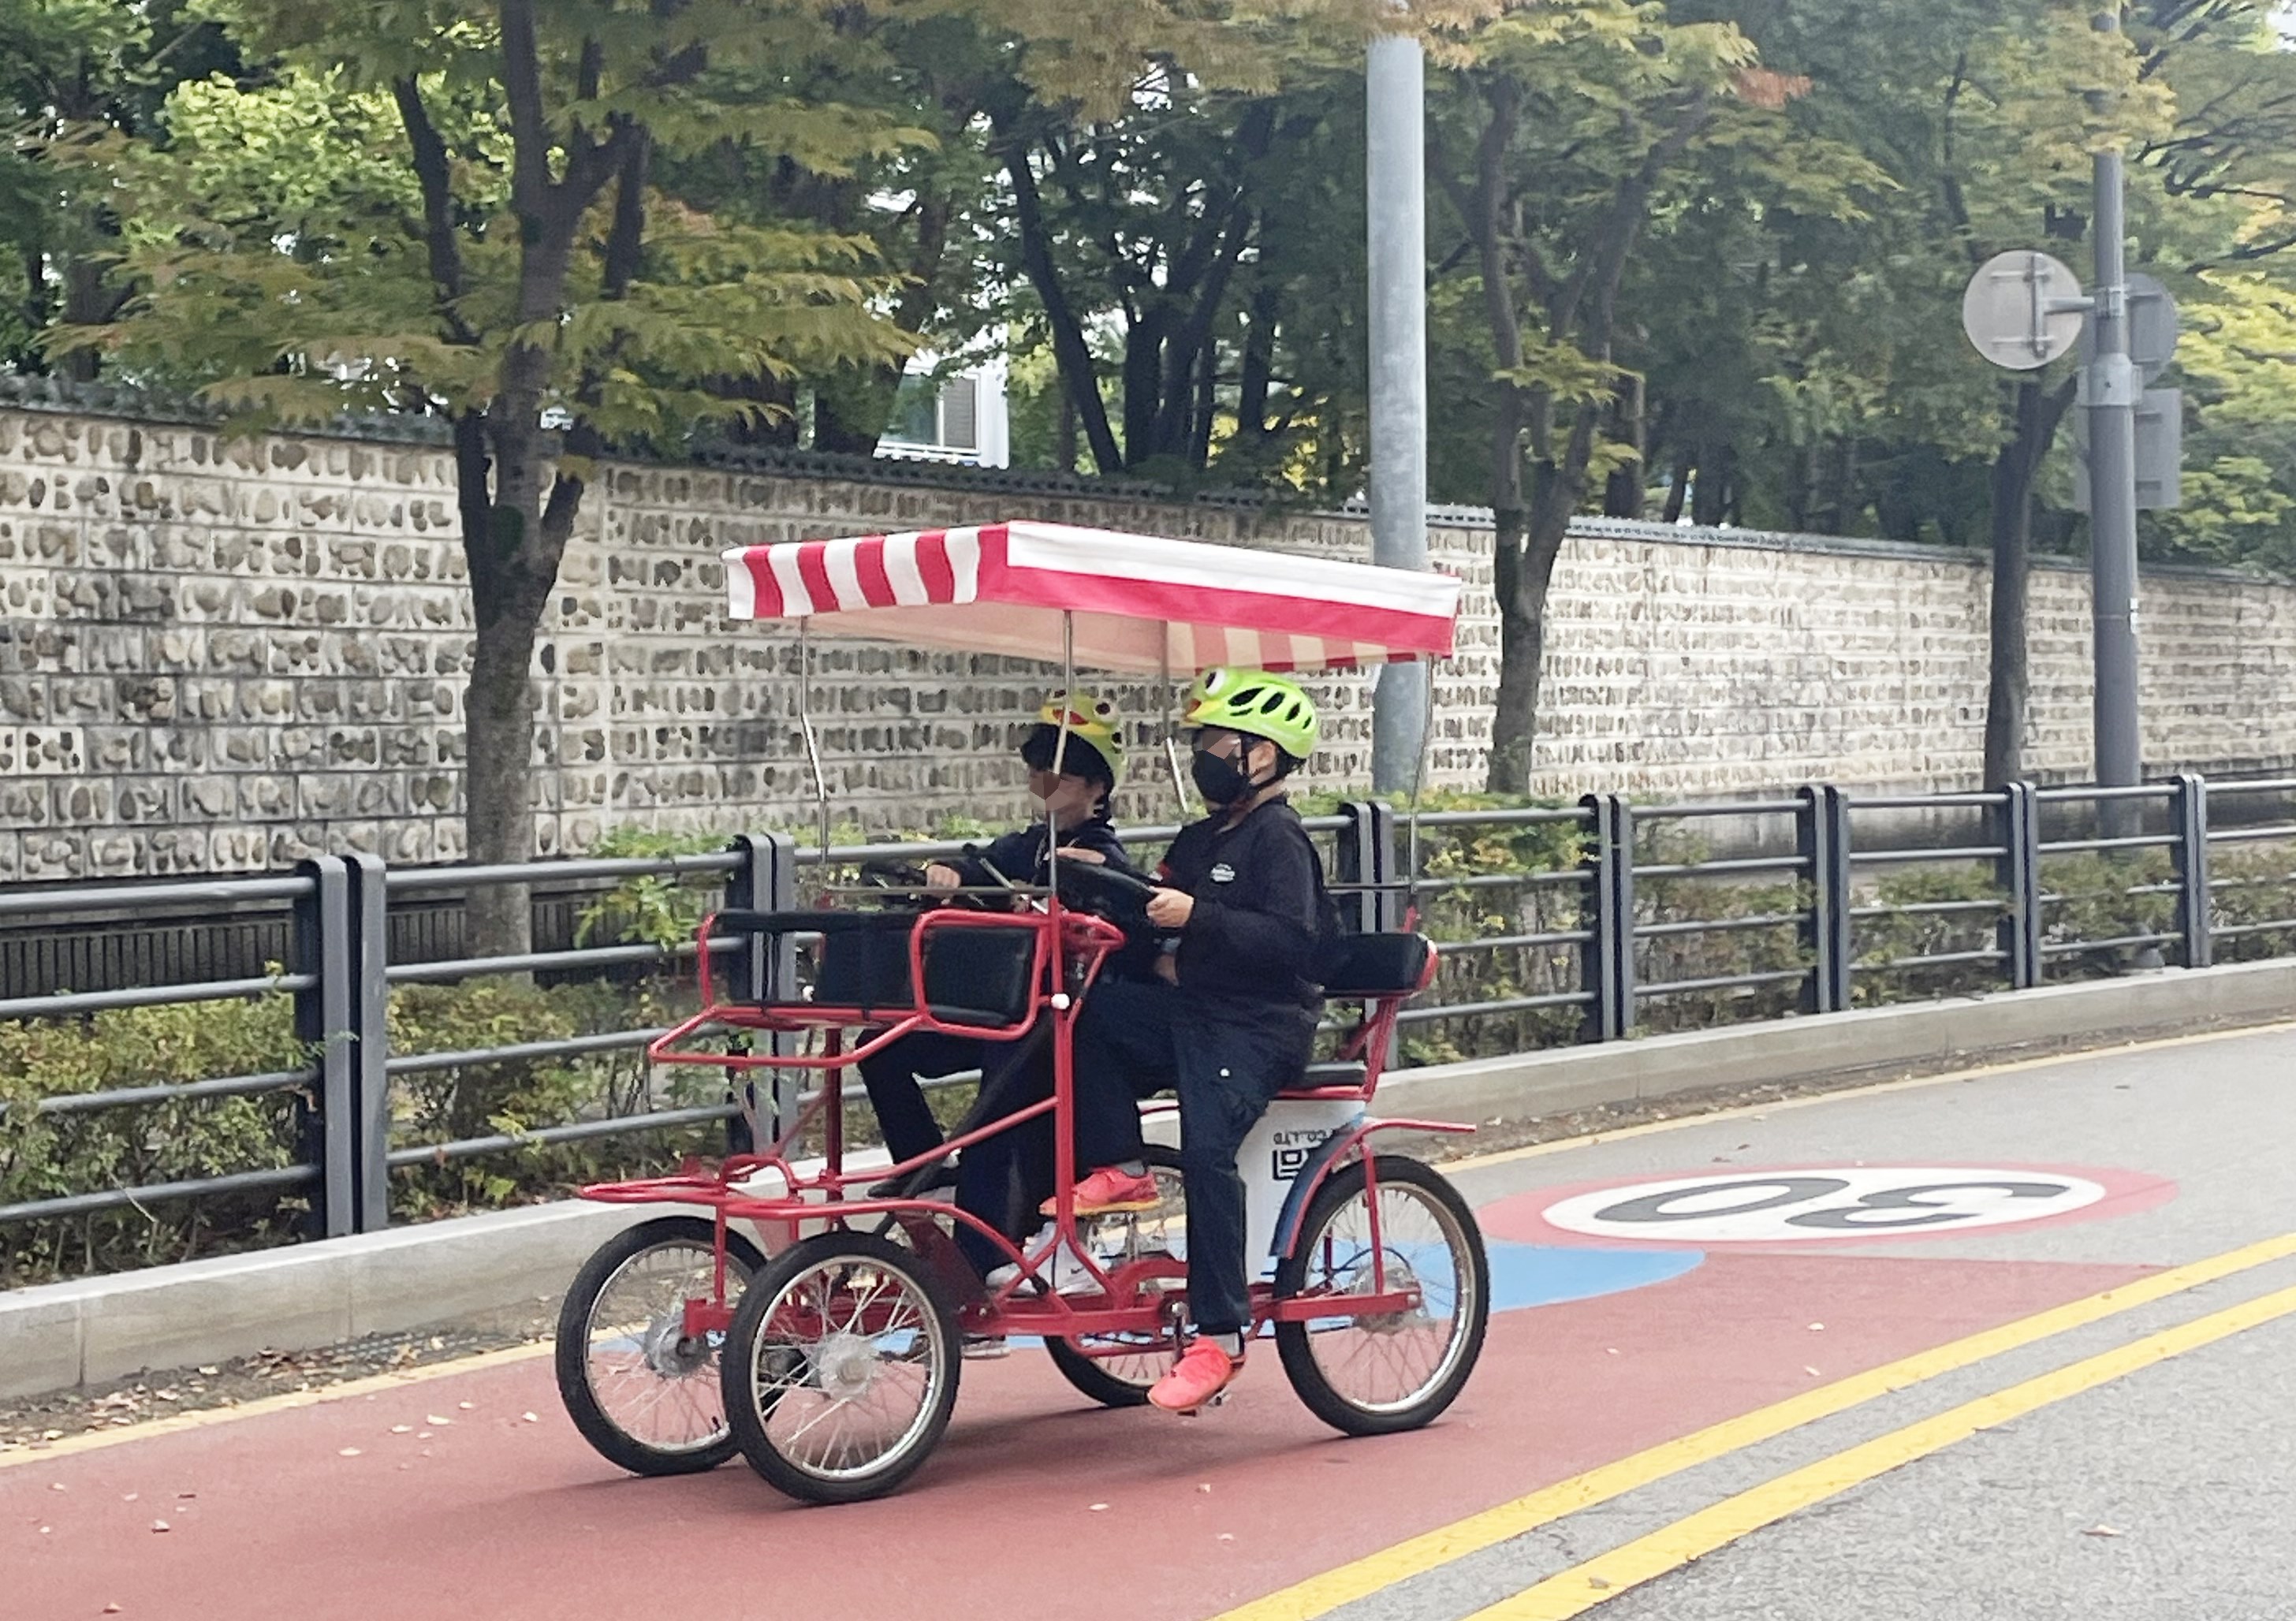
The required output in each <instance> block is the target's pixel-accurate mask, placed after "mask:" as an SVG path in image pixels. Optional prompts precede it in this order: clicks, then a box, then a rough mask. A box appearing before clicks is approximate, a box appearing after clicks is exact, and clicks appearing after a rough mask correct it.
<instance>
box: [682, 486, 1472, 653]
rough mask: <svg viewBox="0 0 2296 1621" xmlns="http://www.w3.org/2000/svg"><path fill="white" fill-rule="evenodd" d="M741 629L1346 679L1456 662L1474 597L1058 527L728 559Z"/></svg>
mask: <svg viewBox="0 0 2296 1621" xmlns="http://www.w3.org/2000/svg"><path fill="white" fill-rule="evenodd" d="M725 555H726V592H727V594H728V596H729V597H730V599H731V611H732V613H733V616H734V618H737V619H792V618H793V619H803V620H805V621H807V622H808V625H809V626H810V627H811V628H812V629H813V630H814V631H815V632H816V633H818V634H828V635H833V636H840V637H854V638H859V639H863V640H866V641H872V642H891V643H901V644H904V645H906V646H911V647H932V648H942V649H947V650H949V651H957V652H978V653H1002V654H1007V655H1011V656H1013V657H1016V658H1023V659H1038V660H1042V661H1046V662H1049V663H1058V662H1059V661H1060V659H1061V648H1062V638H1061V626H1062V616H1063V615H1064V614H1073V615H1074V616H1075V626H1076V661H1077V663H1078V665H1079V666H1080V667H1086V668H1090V669H1100V670H1117V671H1126V672H1131V673H1135V674H1141V675H1149V674H1154V673H1156V672H1158V671H1160V670H1176V671H1177V670H1201V669H1209V668H1210V667H1212V666H1214V665H1222V664H1225V665H1237V666H1248V667H1255V668H1259V669H1271V670H1322V669H1346V668H1350V667H1355V666H1358V665H1369V664H1386V663H1395V662H1400V661H1404V660H1408V659H1439V658H1443V657H1445V656H1447V654H1448V653H1449V652H1450V651H1451V632H1452V622H1453V620H1454V619H1455V618H1456V617H1457V615H1458V611H1459V582H1458V581H1457V580H1456V579H1454V578H1452V577H1450V576H1448V575H1442V574H1419V573H1414V572H1411V571H1409V570H1406V569H1383V568H1375V567H1374V566H1372V565H1371V564H1368V563H1347V562H1335V561H1329V560H1326V559H1324V558H1319V557H1296V556H1292V555H1291V554H1289V553H1279V552H1256V551H1250V550H1247V549H1245V548H1243V547H1241V546H1218V545H1208V544H1204V543H1203V542H1201V541H1193V540H1164V539H1160V538H1158V537H1156V536H1147V535H1125V534H1120V533H1118V532H1117V531H1114V530H1110V529H1085V528H1072V527H1070V526H1069V525H1067V524H1058V523H991V524H982V525H980V526H979V527H977V528H964V529H927V530H924V531H922V532H921V533H917V534H912V535H865V536H855V537H853V538H850V539H846V540H806V541H793V542H789V543H785V544H781V545H773V546H744V547H742V548H739V549H737V550H735V551H731V552H728V553H726V554H725Z"/></svg>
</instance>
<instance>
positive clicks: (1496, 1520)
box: [1214, 1232, 2296, 1621]
mask: <svg viewBox="0 0 2296 1621" xmlns="http://www.w3.org/2000/svg"><path fill="white" fill-rule="evenodd" d="M2291 1256H2296V1232H2289V1233H2283V1234H2282V1235H2281V1236H2279V1237H2278V1238H2272V1239H2266V1240H2262V1241H2260V1242H2258V1243H2254V1244H2247V1245H2243V1247H2241V1248H2238V1249H2233V1250H2228V1251H2226V1253H2224V1254H2222V1255H2217V1256H2210V1257H2208V1258H2207V1259H2205V1260H2201V1261H2194V1262H2192V1263H2190V1264H2188V1265H2183V1266H2176V1267H2171V1268H2169V1269H2168V1270H2167V1271H2164V1272H2159V1273H2153V1275H2152V1276H2151V1277H2146V1278H2138V1279H2136V1280H2135V1281H2131V1282H2128V1283H2122V1284H2119V1285H2117V1286H2115V1287H2114V1288H2112V1289H2106V1290H2104V1291H2103V1293H2101V1294H2095V1295H2090V1296H2088V1297H2087V1298H2083V1299H2079V1300H2074V1301H2071V1302H2068V1303H2067V1304H2065V1305H2063V1306H2054V1307H2052V1308H2050V1309H2049V1310H2047V1311H2046V1312H2040V1313H2038V1314H2035V1315H2033V1316H2030V1317H2023V1318H2020V1319H2019V1320H2017V1321H2016V1322H2007V1323H2004V1324H2002V1325H2001V1326H2000V1327H1999V1328H1994V1329H1987V1330H1983V1331H1982V1332H1980V1333H1976V1334H1972V1335H1969V1336H1967V1337H1965V1338H1964V1339H1956V1340H1953V1341H1951V1342H1950V1343H1948V1344H1946V1345H1941V1346H1936V1347H1931V1349H1929V1350H1926V1351H1920V1352H1916V1353H1915V1355H1911V1356H1907V1357H1902V1358H1900V1359H1899V1360H1898V1361H1896V1362H1893V1363H1884V1364H1883V1365H1882V1366H1881V1367H1878V1368H1874V1369H1870V1370H1868V1371H1866V1372H1864V1373H1857V1374H1852V1375H1851V1376H1850V1377H1849V1378H1848V1379H1837V1380H1835V1381H1834V1382H1833V1384H1830V1385H1821V1386H1820V1387H1818V1388H1816V1389H1815V1390H1809V1391H1805V1392H1803V1393H1802V1394H1801V1395H1800V1396H1789V1397H1787V1398H1786V1399H1785V1400H1784V1401H1783V1402H1778V1403H1775V1404H1772V1405H1770V1406H1767V1407H1762V1408H1758V1409H1756V1410H1755V1411H1754V1412H1749V1413H1743V1414H1741V1415H1740V1416H1738V1417H1737V1418H1734V1419H1726V1420H1723V1421H1722V1422H1720V1423H1718V1424H1713V1425H1710V1426H1708V1427H1707V1428H1706V1429H1701V1430H1698V1431H1696V1432H1694V1433H1693V1434H1691V1435H1687V1436H1683V1437H1678V1438H1677V1439H1676V1440H1672V1441H1666V1442H1661V1444H1660V1445H1656V1446H1652V1447H1649V1448H1646V1449H1645V1450H1644V1451H1642V1452H1638V1453H1634V1454H1633V1455H1632V1456H1630V1457H1626V1458H1621V1459H1619V1460H1618V1461H1615V1462H1611V1463H1605V1464H1603V1465H1600V1466H1599V1467H1597V1468H1595V1469H1591V1470H1587V1472H1586V1473H1585V1474H1583V1475H1574V1476H1572V1477H1571V1478H1570V1479H1568V1480H1562V1481H1558V1482H1556V1483H1555V1484H1554V1485H1553V1486H1544V1487H1542V1488H1540V1489H1539V1490H1538V1491H1536V1492H1532V1493H1530V1494H1529V1495H1528V1496H1523V1497H1518V1498H1516V1499H1514V1500H1513V1502H1504V1503H1501V1504H1499V1505H1498V1506H1497V1508H1492V1509H1486V1510H1483V1511H1482V1512H1480V1513H1479V1514H1472V1515H1469V1516H1468V1517H1467V1518H1466V1519H1460V1520H1455V1521H1453V1522H1452V1523H1451V1524H1449V1525H1447V1526H1439V1527H1437V1528H1436V1529H1434V1530H1432V1531H1428V1532H1424V1533H1423V1534H1422V1535H1418V1536H1415V1537H1411V1538H1409V1539H1408V1540H1406V1541H1404V1542H1400V1543H1395V1544H1394V1545H1393V1546H1392V1547H1389V1548H1383V1549H1382V1550H1381V1551H1378V1552H1376V1553H1372V1554H1367V1555H1365V1557H1364V1558H1362V1559H1359V1560H1352V1561H1350V1562H1349V1563H1348V1564H1345V1565H1341V1566H1340V1567H1338V1568H1335V1569H1333V1570H1327V1571H1325V1572H1324V1573H1323V1574H1322V1575H1320V1576H1310V1577H1308V1579H1307V1580H1306V1581H1304V1582H1300V1583H1297V1584H1294V1585H1292V1586H1290V1587H1286V1588H1283V1589H1282V1590H1281V1591H1279V1592H1273V1593H1270V1594H1268V1595H1267V1597H1265V1598H1262V1599H1257V1600H1254V1601H1251V1603H1249V1604H1245V1605H1242V1606H1240V1607H1239V1608H1237V1609H1231V1610H1228V1611H1226V1613H1224V1614H1222V1615H1220V1616H1218V1617H1214V1621H1313V1617H1317V1616H1324V1615H1328V1614H1330V1613H1331V1612H1332V1611H1333V1610H1335V1609H1338V1608H1339V1607H1340V1606H1341V1605H1342V1604H1349V1603H1352V1602H1354V1601H1356V1600H1357V1599H1363V1598H1368V1597H1370V1596H1371V1595H1372V1594H1374V1593H1375V1592H1380V1591H1381V1590H1382V1589H1383V1588H1387V1587H1391V1586H1393V1585H1394V1584H1396V1583H1398V1582H1401V1581H1404V1580H1406V1579H1408V1578H1409V1577H1412V1576H1419V1575H1423V1573H1425V1572H1427V1571H1430V1570H1432V1569H1434V1568H1437V1567H1438V1566H1440V1565H1446V1564H1448V1563H1450V1562H1451V1561H1452V1560H1459V1559H1464V1558H1465V1557H1466V1556H1467V1555H1469V1554H1471V1553H1480V1552H1481V1551H1483V1550H1484V1549H1486V1548H1489V1547H1494V1546H1496V1545H1497V1544H1498V1543H1503V1542H1505V1541H1506V1540H1507V1539H1508V1538H1510V1537H1514V1536H1520V1535H1522V1534H1523V1533H1524V1532H1526V1531H1532V1530H1536V1529H1537V1528H1538V1527H1540V1526H1543V1525H1546V1524H1549V1523H1550V1522H1552V1521H1554V1520H1557V1519H1562V1518H1563V1517H1564V1516H1566V1515H1570V1514H1576V1513H1578V1512H1579V1510H1583V1509H1590V1508H1593V1507H1595V1505H1596V1504H1597V1503H1603V1502H1610V1501H1611V1499H1613V1498H1616V1497H1620V1496H1623V1495H1625V1494H1627V1493H1628V1492H1631V1491H1634V1490H1636V1488H1638V1487H1641V1486H1648V1485H1650V1484H1651V1483H1652V1481H1656V1480H1663V1479H1665V1478H1667V1477H1668V1476H1669V1475H1675V1474H1679V1473H1680V1472H1681V1471H1683V1470H1686V1469H1690V1468H1692V1467H1693V1466H1694V1465H1697V1464H1701V1463H1706V1462H1710V1461H1712V1460H1714V1459H1716V1458H1719V1457H1722V1456H1724V1455H1726V1453H1734V1452H1738V1451H1741V1450H1743V1448H1745V1447H1749V1446H1752V1445H1758V1444H1759V1443H1760V1442H1763V1441H1767V1440H1770V1439H1772V1438H1774V1437H1777V1436H1782V1435H1784V1434H1785V1433H1786V1432H1787V1431H1789V1430H1792V1429H1800V1427H1801V1426H1803V1425H1805V1424H1811V1423H1815V1422H1816V1421H1817V1420H1820V1419H1825V1418H1831V1417H1832V1416H1833V1415H1834V1414H1835V1413H1838V1412H1846V1411H1848V1410H1849V1409H1850V1408H1852V1407H1856V1406H1858V1405H1860V1404H1863V1403H1866V1402H1870V1401H1872V1400H1874V1398H1876V1397H1878V1396H1888V1395H1890V1393H1891V1392H1893V1391H1898V1390H1903V1389H1905V1388H1907V1387H1908V1386H1911V1385H1916V1384H1920V1383H1921V1382H1923V1380H1925V1379H1936V1378H1938V1377H1939V1375H1941V1374H1947V1373H1952V1372H1955V1371H1958V1370H1960V1369H1963V1368H1966V1367H1969V1366H1971V1365H1972V1364H1973V1363H1980V1362H1983V1361H1985V1360H1986V1359H1988V1358H1989V1357H1994V1356H1998V1355H2002V1354H2003V1353H2004V1352H2007V1351H2014V1350H2018V1349H2020V1348H2021V1347H2025V1346H2029V1345H2032V1344H2035V1343H2037V1342H2038V1341H2040V1340H2043V1339H2048V1338H2049V1337H2050V1336H2052V1335H2055V1334H2062V1333H2064V1332H2066V1331H2067V1330H2071V1329H2077V1328H2082V1327H2085V1326H2087V1324H2089V1323H2092V1322H2102V1321H2103V1320H2104V1319H2105V1318H2108V1317H2112V1316H2117V1315H2118V1314H2120V1313H2122V1312H2127V1311H2133V1310H2135V1309H2136V1307H2138V1306H2149V1305H2151V1304H2152V1303H2153V1302H2154V1301H2156V1300H2161V1299H2164V1298H2167V1297H2169V1296H2170V1295H2175V1294H2180V1293H2182V1292H2183V1291H2185V1289H2196V1288H2198V1287H2200V1286H2201V1285H2202V1284H2204V1283H2213V1282H2216V1281H2219V1280H2221V1279H2224V1278H2228V1277H2231V1276H2233V1275H2234V1274H2235V1273H2242V1272H2246V1271H2248V1270H2250V1269H2251V1268H2253V1267H2258V1266H2263V1265H2268V1264H2269V1263H2271V1262H2274V1261H2279V1260H2284V1259H2286V1258H2287V1257H2291Z"/></svg>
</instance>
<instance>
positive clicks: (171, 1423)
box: [0, 1339, 552, 1470]
mask: <svg viewBox="0 0 2296 1621" xmlns="http://www.w3.org/2000/svg"><path fill="white" fill-rule="evenodd" d="M551 1349H552V1345H551V1342H550V1341H549V1340H546V1339H545V1340H541V1341H538V1342H537V1343H536V1344H533V1345H523V1346H512V1347H509V1348H508V1349H506V1350H501V1351H481V1352H479V1353H478V1354H477V1355H471V1356H463V1357H458V1358H456V1359H455V1360H454V1361H452V1362H435V1363H425V1364H424V1365H423V1366H422V1367H419V1368H408V1369H406V1370H405V1371H402V1372H398V1373H373V1374H369V1375H368V1376H367V1377H366V1378H365V1379H345V1380H344V1381H343V1382H342V1383H341V1384H340V1385H323V1386H320V1387H319V1388H317V1389H315V1390H290V1391H287V1392H285V1393H284V1394H283V1395H279V1396H258V1398H257V1399H255V1400H254V1401H251V1402H242V1403H240V1404H239V1405H237V1406H236V1407H202V1408H200V1409H198V1410H196V1411H194V1412H178V1413H173V1414H170V1415H169V1416H168V1417H167V1418H164V1419H152V1420H149V1421H148V1422H145V1423H140V1424H129V1425H123V1426H121V1427H120V1428H119V1429H91V1430H89V1431H88V1432H87V1433H86V1434H85V1435H77V1436H66V1437H63V1438H62V1439H61V1440H58V1441H50V1442H46V1443H45V1444H43V1445H37V1446H33V1447H28V1448H25V1449H23V1450H21V1451H14V1452H0V1470H8V1469H19V1468H21V1467H23V1466H24V1465H26V1464H29V1463H46V1462H50V1461H53V1460H54V1459H57V1458H69V1457H72V1456H75V1455H77V1454H78V1453H92V1452H102V1450H103V1449H104V1448H106V1447H110V1446H124V1445H127V1443H128V1442H130V1441H149V1440H152V1439H153V1438H154V1437H159V1436H173V1435H181V1434H182V1433H183V1432H184V1431H185V1430H187V1429H209V1428H210V1427H211V1426H214V1425H217V1424H234V1423H237V1422H238V1421H239V1420H242V1419H259V1418H261V1417H263V1416H264V1415H265V1414H266V1413H272V1412H292V1411H294V1410H295V1409H296V1408H299V1407H317V1406H321V1405H324V1404H326V1403H328V1402H347V1401H349V1400H351V1399H352V1398H353V1397H355V1396H377V1395H381V1393H383V1392H385V1391H389V1390H403V1389H405V1388H406V1387H408V1386H409V1385H427V1384H429V1383H430V1382H431V1381H432V1380H434V1379H452V1378H454V1377H455V1375H457V1374H461V1373H483V1372H485V1371H487V1370H488V1369H489V1368H503V1367H509V1366H511V1365H512V1364H513V1363H522V1362H532V1361H533V1360H534V1359H535V1358H536V1357H537V1356H547V1355H550V1353H551Z"/></svg>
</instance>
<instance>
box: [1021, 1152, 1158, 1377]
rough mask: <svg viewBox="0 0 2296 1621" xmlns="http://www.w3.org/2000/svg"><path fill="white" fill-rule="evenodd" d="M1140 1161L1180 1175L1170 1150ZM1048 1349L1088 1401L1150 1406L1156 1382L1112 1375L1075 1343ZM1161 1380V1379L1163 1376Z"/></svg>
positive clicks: (1050, 1344) (1054, 1342)
mask: <svg viewBox="0 0 2296 1621" xmlns="http://www.w3.org/2000/svg"><path fill="white" fill-rule="evenodd" d="M1141 1157H1142V1158H1144V1160H1146V1161H1147V1164H1148V1168H1149V1169H1150V1170H1151V1171H1169V1172H1170V1173H1171V1174H1172V1175H1174V1176H1175V1177H1177V1176H1178V1175H1180V1156H1179V1155H1178V1154H1177V1152H1175V1151H1174V1150H1171V1149H1168V1148H1162V1147H1159V1146H1157V1145H1155V1144H1151V1145H1150V1146H1149V1148H1148V1150H1147V1152H1146V1153H1145V1154H1144V1155H1142V1156H1141ZM1180 1199H1181V1201H1182V1202H1181V1208H1182V1209H1183V1210H1185V1208H1186V1200H1187V1184H1186V1183H1185V1182H1183V1183H1181V1187H1180ZM1045 1349H1046V1352H1047V1353H1048V1354H1050V1355H1051V1356H1052V1359H1053V1366H1054V1367H1055V1368H1058V1369H1059V1370H1060V1371H1061V1377H1062V1379H1066V1380H1068V1381H1069V1383H1070V1384H1071V1385H1073V1386H1074V1387H1075V1388H1076V1389H1077V1393H1078V1395H1080V1396H1084V1397H1086V1398H1087V1400H1090V1401H1095V1402H1097V1403H1099V1404H1101V1405H1102V1406H1103V1407H1145V1406H1146V1405H1147V1404H1148V1385H1149V1384H1153V1383H1154V1382H1155V1380H1154V1379H1151V1380H1149V1381H1148V1384H1142V1383H1139V1382H1137V1381H1136V1380H1133V1379H1125V1378H1123V1377H1121V1376H1120V1375H1119V1374H1115V1373H1111V1372H1110V1371H1109V1370H1108V1364H1107V1363H1104V1362H1103V1361H1102V1360H1101V1359H1100V1358H1099V1357H1096V1356H1087V1355H1086V1354H1085V1353H1084V1352H1083V1351H1082V1350H1080V1349H1079V1348H1078V1346H1077V1344H1076V1342H1075V1341H1074V1340H1072V1339H1047V1340H1046V1341H1045ZM1158 1377H1159V1378H1160V1377H1162V1376H1161V1375H1159V1376H1158Z"/></svg>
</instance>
